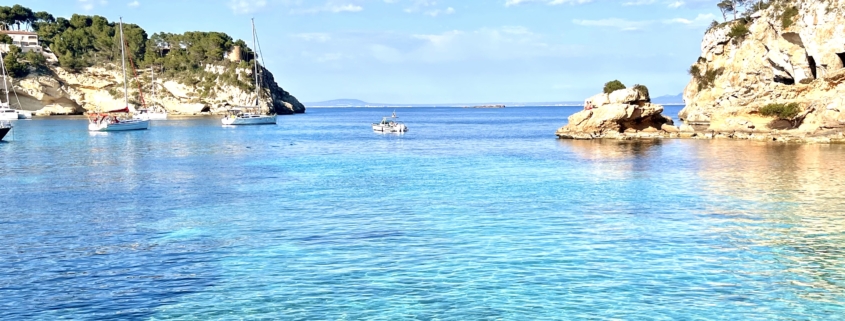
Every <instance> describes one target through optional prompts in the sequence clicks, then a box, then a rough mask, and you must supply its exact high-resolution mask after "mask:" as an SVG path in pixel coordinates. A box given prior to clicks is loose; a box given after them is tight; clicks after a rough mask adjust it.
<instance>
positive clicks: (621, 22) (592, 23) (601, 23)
mask: <svg viewBox="0 0 845 321" xmlns="http://www.w3.org/2000/svg"><path fill="white" fill-rule="evenodd" d="M572 23H574V24H576V25H581V26H586V27H609V28H617V29H619V30H622V31H634V30H641V29H643V28H645V27H646V26H648V25H650V24H652V23H654V21H653V20H627V19H619V18H608V19H598V20H581V19H575V20H572Z"/></svg>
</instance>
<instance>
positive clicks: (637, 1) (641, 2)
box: [622, 0, 657, 6]
mask: <svg viewBox="0 0 845 321" xmlns="http://www.w3.org/2000/svg"><path fill="white" fill-rule="evenodd" d="M655 2H657V0H634V1H626V2H623V3H622V5H623V6H645V5H650V4H654V3H655Z"/></svg>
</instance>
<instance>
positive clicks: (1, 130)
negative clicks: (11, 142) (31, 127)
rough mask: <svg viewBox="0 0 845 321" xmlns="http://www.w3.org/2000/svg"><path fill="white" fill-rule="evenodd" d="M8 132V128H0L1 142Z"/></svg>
mask: <svg viewBox="0 0 845 321" xmlns="http://www.w3.org/2000/svg"><path fill="white" fill-rule="evenodd" d="M10 130H12V128H10V127H3V128H0V140H3V137H6V134H8V133H9V131H10Z"/></svg>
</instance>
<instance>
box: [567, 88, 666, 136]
mask: <svg viewBox="0 0 845 321" xmlns="http://www.w3.org/2000/svg"><path fill="white" fill-rule="evenodd" d="M584 105H585V106H587V108H585V109H584V110H583V111H580V112H577V113H575V114H573V115H572V116H569V124H567V125H566V126H564V127H562V128H560V129H558V130H557V132H556V133H555V134H556V135H557V136H558V138H562V139H595V138H615V139H632V138H659V137H675V136H677V135H678V133H679V130H678V128H677V127H675V126H673V121H672V119H671V118H669V117H666V116H663V115H662V114H661V113H662V112H663V106H661V105H655V104H652V103H650V102H648V97H645V96H644V95H642V94H641V93H640V92H638V91H636V90H633V89H621V90H617V91H614V92H612V93H610V94H599V95H596V96H593V97H590V98H589V99H587V100H586V101H585V102H584Z"/></svg>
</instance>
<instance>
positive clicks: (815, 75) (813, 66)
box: [807, 55, 819, 79]
mask: <svg viewBox="0 0 845 321" xmlns="http://www.w3.org/2000/svg"><path fill="white" fill-rule="evenodd" d="M807 62H809V63H810V72H811V73H812V74H813V79H818V78H819V76H818V71H817V70H816V59H815V58H813V56H809V55H808V56H807Z"/></svg>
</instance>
